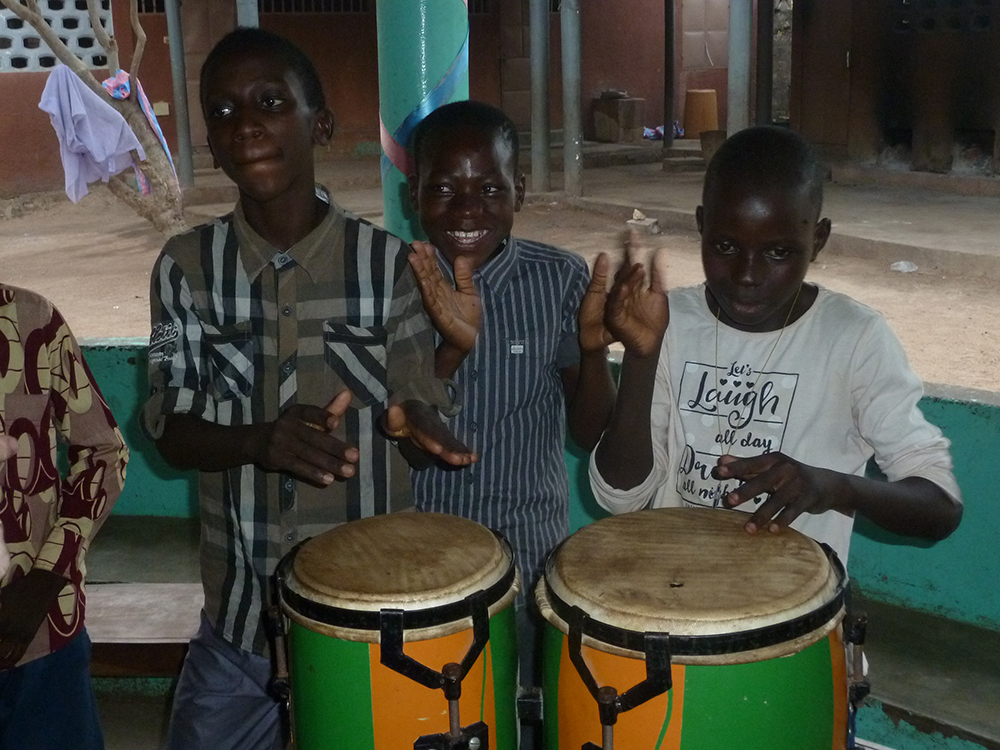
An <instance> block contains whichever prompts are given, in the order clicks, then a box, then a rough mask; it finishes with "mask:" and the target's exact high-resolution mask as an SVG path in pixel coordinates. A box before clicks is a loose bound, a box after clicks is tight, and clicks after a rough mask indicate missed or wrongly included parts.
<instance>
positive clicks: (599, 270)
mask: <svg viewBox="0 0 1000 750" xmlns="http://www.w3.org/2000/svg"><path fill="white" fill-rule="evenodd" d="M610 271H611V259H610V258H609V257H608V254H607V253H601V254H600V255H598V256H597V260H596V261H595V263H594V270H593V272H592V273H591V274H590V284H589V285H588V286H587V291H586V292H585V293H584V295H583V300H582V301H581V302H580V313H579V315H578V319H577V320H578V326H579V329H580V334H579V338H580V351H582V352H584V353H586V352H599V351H601V350H602V349H604V348H605V347H606V346H607V345H608V344H611V343H613V342H614V340H615V337H614V335H613V334H612V333H611V331H609V330H608V327H607V326H606V325H605V324H604V310H605V309H606V308H607V305H608V275H609V273H610Z"/></svg>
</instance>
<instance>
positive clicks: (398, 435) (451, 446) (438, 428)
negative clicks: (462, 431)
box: [383, 400, 479, 466]
mask: <svg viewBox="0 0 1000 750" xmlns="http://www.w3.org/2000/svg"><path fill="white" fill-rule="evenodd" d="M383 427H384V428H385V432H386V434H387V435H389V437H391V438H395V439H397V440H402V439H407V440H409V441H410V442H411V443H413V445H415V446H416V447H418V448H420V449H421V450H422V451H424V452H426V453H430V454H431V455H434V456H437V457H438V458H440V459H441V460H443V461H445V462H446V463H449V464H451V465H452V466H468V465H469V464H473V463H475V462H476V461H478V460H479V456H477V455H476V454H475V453H473V452H472V451H471V450H469V448H468V447H467V446H466V445H464V444H463V443H461V442H460V441H459V440H458V439H457V438H456V437H455V436H454V435H452V434H451V432H450V431H449V430H448V428H447V427H445V425H444V423H443V422H442V421H441V419H440V417H439V416H438V412H437V409H435V408H434V407H432V406H429V405H428V404H425V403H423V402H422V401H416V400H409V401H404V402H403V403H401V404H394V405H392V406H390V407H389V408H388V409H386V411H385V416H384V417H383Z"/></svg>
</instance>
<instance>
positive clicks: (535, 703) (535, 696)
mask: <svg viewBox="0 0 1000 750" xmlns="http://www.w3.org/2000/svg"><path fill="white" fill-rule="evenodd" d="M517 716H518V719H520V721H521V723H522V724H541V723H542V689H541V688H538V687H526V688H521V694H520V695H519V696H518V697H517Z"/></svg>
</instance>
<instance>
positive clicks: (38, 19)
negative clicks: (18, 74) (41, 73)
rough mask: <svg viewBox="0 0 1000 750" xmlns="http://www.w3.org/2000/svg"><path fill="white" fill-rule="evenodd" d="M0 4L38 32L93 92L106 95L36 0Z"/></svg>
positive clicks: (54, 52) (60, 59) (10, 0)
mask: <svg viewBox="0 0 1000 750" xmlns="http://www.w3.org/2000/svg"><path fill="white" fill-rule="evenodd" d="M0 3H2V4H3V5H4V7H5V8H7V9H8V10H9V11H10V12H11V13H13V14H14V15H15V16H17V17H18V18H20V19H21V20H22V21H24V22H25V23H26V24H28V25H29V26H31V28H33V29H34V30H35V31H37V32H38V35H39V36H40V37H41V38H42V41H43V42H45V44H46V45H48V48H49V49H50V50H52V54H54V55H55V56H56V57H57V58H59V62H61V63H62V64H63V65H65V66H66V67H68V68H69V69H70V70H72V71H73V72H74V73H76V74H77V75H78V76H79V77H80V79H81V80H82V81H83V82H84V83H86V84H87V86H89V87H90V88H91V89H92V90H93V91H95V92H97V93H98V94H101V95H102V96H103V95H104V93H105V92H104V87H103V86H101V84H100V82H99V81H98V80H97V79H96V78H94V75H93V74H92V73H91V72H90V70H89V69H88V68H87V66H86V64H85V63H84V62H83V60H81V59H80V58H79V57H77V56H76V55H75V54H73V53H72V52H70V50H69V47H67V46H66V45H65V44H63V42H62V40H61V39H60V38H59V36H58V35H57V34H56V33H55V32H54V31H53V30H52V27H51V26H49V25H48V24H47V23H46V22H45V19H44V18H43V17H42V14H41V13H39V12H38V3H37V2H36V1H35V0H27V3H26V4H25V3H21V2H18V0H0Z"/></svg>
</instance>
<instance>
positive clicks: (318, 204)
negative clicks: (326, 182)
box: [240, 191, 330, 251]
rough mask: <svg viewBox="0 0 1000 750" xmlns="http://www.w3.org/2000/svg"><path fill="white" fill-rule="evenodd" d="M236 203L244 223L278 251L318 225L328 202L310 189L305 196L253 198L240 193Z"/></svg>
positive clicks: (327, 207)
mask: <svg viewBox="0 0 1000 750" xmlns="http://www.w3.org/2000/svg"><path fill="white" fill-rule="evenodd" d="M240 206H241V208H242V209H243V216H244V217H245V218H246V220H247V224H249V225H250V228H251V229H253V230H254V231H255V232H256V233H257V234H258V235H260V237H261V239H263V240H264V241H265V242H267V243H268V244H269V245H272V246H273V247H275V248H277V249H278V250H281V251H285V250H288V249H289V248H290V247H292V246H293V245H295V244H297V243H299V242H301V241H302V240H304V239H305V238H306V237H307V236H309V233H310V232H312V231H313V230H314V229H315V228H316V227H318V226H319V225H320V224H321V223H322V222H323V219H324V218H325V217H326V213H327V211H328V210H329V208H330V204H328V203H326V202H325V201H323V200H321V199H320V198H319V197H317V196H316V194H315V191H311V192H310V195H309V199H304V200H300V199H296V200H291V201H289V200H274V201H269V202H267V203H262V202H258V201H255V200H253V199H251V198H249V197H248V196H246V195H244V194H243V193H242V192H241V193H240Z"/></svg>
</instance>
